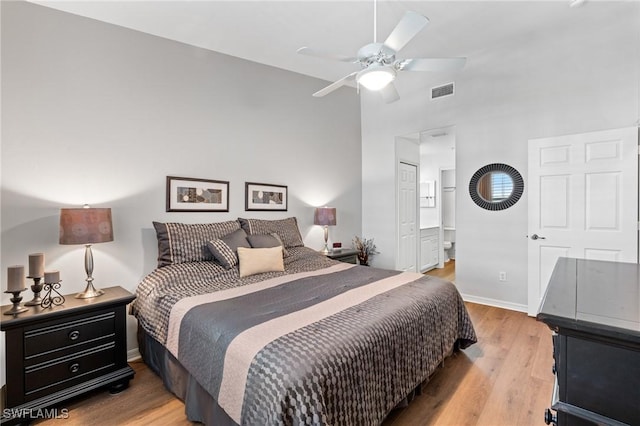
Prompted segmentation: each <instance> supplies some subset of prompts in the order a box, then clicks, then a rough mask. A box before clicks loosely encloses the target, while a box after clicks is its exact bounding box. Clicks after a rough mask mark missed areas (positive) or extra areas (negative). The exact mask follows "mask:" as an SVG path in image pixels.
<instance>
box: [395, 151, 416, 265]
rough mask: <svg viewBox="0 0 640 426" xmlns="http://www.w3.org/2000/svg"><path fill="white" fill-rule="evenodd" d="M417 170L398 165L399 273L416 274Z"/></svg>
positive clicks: (404, 164) (408, 166)
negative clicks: (408, 272)
mask: <svg viewBox="0 0 640 426" xmlns="http://www.w3.org/2000/svg"><path fill="white" fill-rule="evenodd" d="M417 177H418V168H417V167H416V166H415V165H411V164H407V163H399V165H398V262H397V268H398V269H399V270H401V271H414V272H418V259H417V253H418V249H417V247H418V246H417V243H418V239H417V232H418V229H419V227H418V226H417V220H418V208H417V206H418V203H417V200H418V179H417Z"/></svg>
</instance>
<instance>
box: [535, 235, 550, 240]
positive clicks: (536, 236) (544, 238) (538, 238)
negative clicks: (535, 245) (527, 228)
mask: <svg viewBox="0 0 640 426" xmlns="http://www.w3.org/2000/svg"><path fill="white" fill-rule="evenodd" d="M531 239H532V240H546V239H547V238H546V237H541V236H539V235H538V234H533V235H532V236H531Z"/></svg>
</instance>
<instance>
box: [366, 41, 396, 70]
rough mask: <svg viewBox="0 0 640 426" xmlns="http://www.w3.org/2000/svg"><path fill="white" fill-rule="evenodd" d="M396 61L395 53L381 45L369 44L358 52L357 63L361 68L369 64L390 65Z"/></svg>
mask: <svg viewBox="0 0 640 426" xmlns="http://www.w3.org/2000/svg"><path fill="white" fill-rule="evenodd" d="M395 59H396V51H395V50H393V49H391V48H390V47H388V46H386V45H385V44H383V43H370V44H367V45H366V46H364V47H362V48H361V49H360V50H358V61H359V62H360V65H361V66H362V68H367V67H368V66H369V65H371V64H380V65H391V64H393V61H395Z"/></svg>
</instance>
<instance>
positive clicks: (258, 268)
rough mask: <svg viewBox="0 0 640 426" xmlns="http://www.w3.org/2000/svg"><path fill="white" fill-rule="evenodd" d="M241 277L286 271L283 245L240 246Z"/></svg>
mask: <svg viewBox="0 0 640 426" xmlns="http://www.w3.org/2000/svg"><path fill="white" fill-rule="evenodd" d="M238 260H239V261H240V262H239V263H240V278H242V277H247V276H249V275H254V274H260V273H262V272H279V271H284V260H283V259H282V247H281V246H278V247H270V248H245V247H238Z"/></svg>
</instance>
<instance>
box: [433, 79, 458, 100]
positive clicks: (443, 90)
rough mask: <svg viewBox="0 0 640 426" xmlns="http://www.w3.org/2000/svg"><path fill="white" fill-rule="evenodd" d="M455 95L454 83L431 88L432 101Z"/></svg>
mask: <svg viewBox="0 0 640 426" xmlns="http://www.w3.org/2000/svg"><path fill="white" fill-rule="evenodd" d="M452 95H453V83H447V84H445V85H443V86H438V87H432V88H431V99H436V98H442V97H443V96H452Z"/></svg>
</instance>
